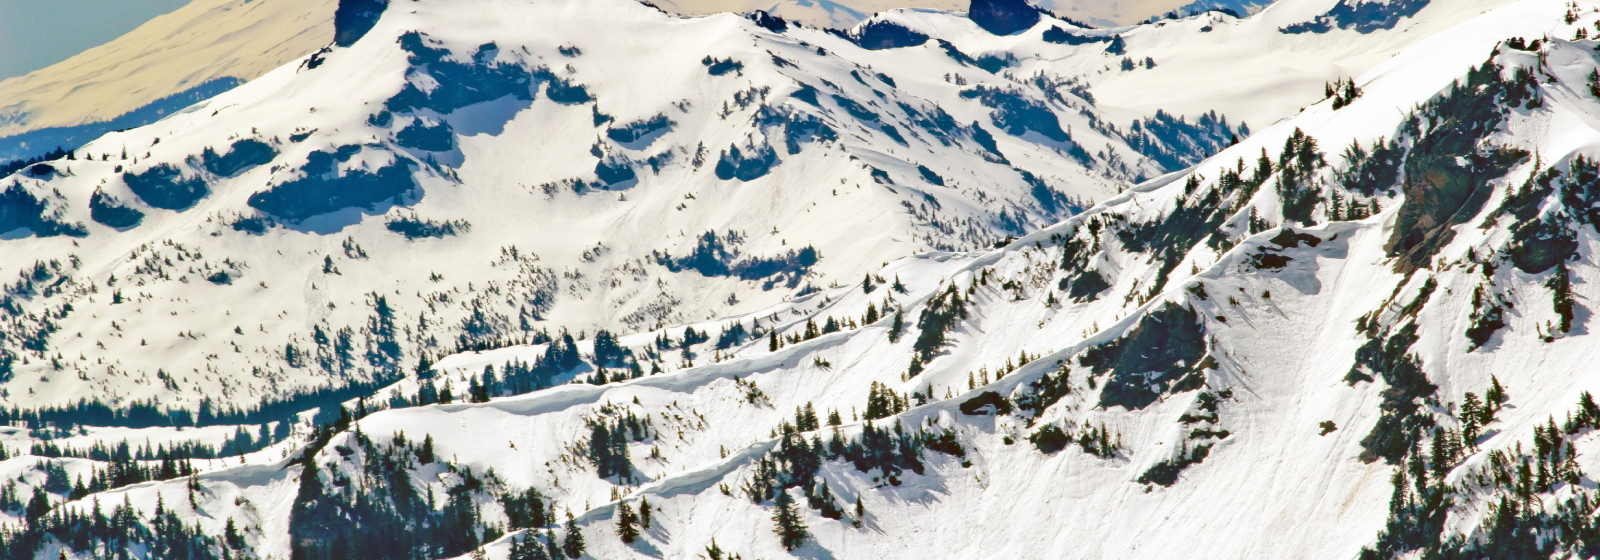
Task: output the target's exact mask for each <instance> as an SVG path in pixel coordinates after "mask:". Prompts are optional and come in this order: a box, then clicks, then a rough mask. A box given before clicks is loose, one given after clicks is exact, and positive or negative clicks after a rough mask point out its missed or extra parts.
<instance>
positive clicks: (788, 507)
mask: <svg viewBox="0 0 1600 560" xmlns="http://www.w3.org/2000/svg"><path fill="white" fill-rule="evenodd" d="M773 506H774V508H775V511H773V512H772V520H773V521H774V522H776V523H777V524H778V526H777V528H775V529H773V532H774V533H777V535H778V540H779V542H780V543H782V544H783V549H784V550H794V549H796V548H799V547H800V544H801V543H804V542H805V540H806V537H808V536H810V533H807V532H806V524H805V521H803V520H801V519H800V512H799V509H798V508H797V507H795V503H794V498H793V497H791V496H790V495H789V492H788V491H787V490H779V491H778V495H777V498H776V499H775V500H773Z"/></svg>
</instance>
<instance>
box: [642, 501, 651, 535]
mask: <svg viewBox="0 0 1600 560" xmlns="http://www.w3.org/2000/svg"><path fill="white" fill-rule="evenodd" d="M639 526H641V527H644V528H646V529H649V528H650V500H649V499H648V498H640V499H639Z"/></svg>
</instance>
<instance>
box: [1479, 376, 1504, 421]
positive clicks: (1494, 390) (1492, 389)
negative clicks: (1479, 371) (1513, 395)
mask: <svg viewBox="0 0 1600 560" xmlns="http://www.w3.org/2000/svg"><path fill="white" fill-rule="evenodd" d="M1489 383H1490V385H1489V392H1487V393H1484V395H1483V396H1484V399H1485V400H1486V401H1487V402H1485V403H1484V408H1486V409H1488V410H1489V415H1488V417H1489V420H1484V422H1483V423H1484V424H1488V423H1489V422H1490V420H1492V419H1493V418H1494V415H1495V414H1498V413H1499V412H1500V408H1501V407H1502V406H1504V405H1505V404H1506V399H1507V398H1508V397H1507V396H1506V389H1505V387H1501V386H1500V378H1499V377H1496V376H1493V375H1490V376H1489Z"/></svg>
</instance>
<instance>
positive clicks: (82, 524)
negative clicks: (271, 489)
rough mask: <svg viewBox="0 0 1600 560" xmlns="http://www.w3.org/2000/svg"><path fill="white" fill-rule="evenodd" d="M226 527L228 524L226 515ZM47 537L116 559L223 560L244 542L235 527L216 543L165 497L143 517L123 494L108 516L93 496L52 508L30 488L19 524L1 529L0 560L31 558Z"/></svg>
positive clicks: (79, 550)
mask: <svg viewBox="0 0 1600 560" xmlns="http://www.w3.org/2000/svg"><path fill="white" fill-rule="evenodd" d="M229 527H230V528H232V527H233V525H232V520H231V519H230V520H229ZM51 541H54V542H58V543H60V544H61V545H62V546H64V547H65V548H66V549H67V550H71V551H73V554H74V555H88V556H89V557H91V558H96V559H100V558H105V559H118V560H124V559H138V560H157V559H160V560H222V559H225V558H232V557H234V555H236V554H242V551H241V549H242V548H243V546H244V541H243V538H242V537H241V536H240V535H239V534H238V533H237V531H236V530H235V531H233V532H229V533H228V537H227V538H225V539H224V541H223V542H217V540H216V539H214V538H212V537H209V536H207V535H206V534H205V533H203V532H202V531H201V530H200V527H199V526H198V525H196V524H189V523H185V522H184V521H183V520H182V519H180V518H179V517H178V516H177V514H176V513H175V512H173V511H172V510H169V509H167V507H166V502H165V499H164V498H158V499H157V501H156V507H155V510H154V511H152V512H151V513H150V516H149V517H148V518H146V517H144V516H143V514H142V513H141V512H140V511H139V510H138V509H136V508H134V507H133V504H132V503H131V502H130V501H129V499H128V497H127V496H124V497H123V503H121V504H119V505H117V506H116V507H115V508H112V510H111V512H110V514H109V515H107V514H106V512H105V510H104V509H102V507H101V505H100V500H98V499H96V500H94V501H93V502H92V505H91V506H90V507H89V508H88V511H84V510H83V509H82V508H80V507H73V508H60V509H55V510H51V509H50V505H49V502H48V499H47V498H46V497H45V496H44V493H43V492H41V491H38V490H35V492H34V496H33V498H32V499H31V500H29V502H28V505H27V509H26V512H25V514H24V516H23V522H22V524H21V526H20V527H6V528H4V529H0V559H3V560H33V559H34V556H35V555H36V554H37V553H38V552H39V550H40V549H41V548H43V547H44V546H45V545H46V544H48V543H49V542H51ZM62 554H63V555H65V554H67V553H66V552H65V551H63V552H62Z"/></svg>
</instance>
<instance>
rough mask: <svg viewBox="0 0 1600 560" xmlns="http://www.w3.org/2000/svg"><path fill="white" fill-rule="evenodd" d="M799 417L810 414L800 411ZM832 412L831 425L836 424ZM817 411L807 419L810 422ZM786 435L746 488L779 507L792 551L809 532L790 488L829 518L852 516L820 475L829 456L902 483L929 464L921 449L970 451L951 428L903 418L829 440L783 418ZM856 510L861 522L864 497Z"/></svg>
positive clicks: (779, 525) (777, 519)
mask: <svg viewBox="0 0 1600 560" xmlns="http://www.w3.org/2000/svg"><path fill="white" fill-rule="evenodd" d="M797 416H800V417H802V418H804V417H806V416H807V415H806V414H805V413H804V412H803V411H801V412H799V413H797ZM834 416H836V415H830V422H829V423H830V424H834V422H833V420H835V418H833V417H834ZM814 418H815V415H814V414H813V415H810V419H807V420H805V421H806V422H807V425H810V423H811V422H813V421H814ZM779 431H780V432H781V434H782V435H781V437H780V439H779V440H778V444H777V446H776V447H775V448H774V449H773V450H772V451H771V452H769V453H768V454H767V455H765V456H763V457H762V458H761V459H759V460H758V461H757V462H756V465H755V472H754V473H753V475H752V477H751V479H750V480H749V481H747V482H746V483H745V484H744V486H743V488H742V490H743V492H744V493H745V495H746V496H748V497H749V498H750V500H751V501H752V502H754V503H756V504H763V503H766V502H768V501H771V502H772V503H773V506H774V512H773V520H774V523H775V524H776V527H775V529H774V530H775V532H776V533H777V534H778V536H779V539H780V541H781V543H782V544H783V546H784V547H785V548H788V549H790V550H793V549H794V548H796V547H798V546H800V544H802V543H803V542H804V541H805V540H806V539H807V538H808V537H809V532H808V530H807V528H806V526H805V523H804V521H803V520H802V519H801V517H800V515H799V512H798V511H797V510H796V505H795V504H796V503H797V502H796V501H795V500H794V497H793V496H791V495H790V493H789V490H791V489H799V490H800V494H801V495H802V496H804V497H805V499H806V504H807V505H808V506H809V507H810V508H811V509H813V510H816V511H817V512H818V514H819V515H821V516H822V517H824V518H827V519H835V520H842V519H844V518H845V517H846V516H847V512H846V510H845V508H844V507H842V506H841V505H840V504H839V500H838V497H837V496H835V495H834V493H833V491H832V489H831V488H830V487H829V486H828V484H827V482H826V481H823V480H821V477H820V476H819V475H820V473H821V471H822V467H823V465H824V463H825V462H827V461H835V460H841V461H848V462H850V463H851V464H852V465H853V466H854V467H855V468H856V470H858V471H860V472H863V473H871V472H877V473H878V477H879V478H881V479H883V480H886V481H887V482H888V483H889V484H891V485H895V486H898V485H899V484H900V479H899V476H900V475H901V473H903V472H904V471H906V470H910V471H912V472H915V473H918V474H921V473H922V472H923V471H924V469H925V468H926V467H925V465H924V463H923V460H922V453H923V452H924V450H933V451H938V452H941V453H945V454H949V455H953V456H958V457H964V456H965V455H966V452H965V450H964V449H962V447H961V444H960V443H959V442H958V441H957V440H956V438H955V434H953V433H951V432H946V431H928V430H916V431H907V430H906V429H905V428H904V427H903V426H902V425H901V424H900V423H898V422H894V423H893V427H892V428H880V427H878V426H875V425H874V424H873V422H872V421H871V420H868V421H867V422H866V423H865V424H864V425H863V426H862V428H861V435H860V436H859V437H856V438H847V437H845V435H844V432H843V431H842V430H841V429H839V428H837V427H836V428H835V429H834V430H833V432H832V434H831V435H830V437H829V439H828V440H827V441H826V442H824V441H823V439H822V436H821V434H819V433H814V432H813V433H812V434H811V437H810V439H807V438H806V436H805V433H804V431H802V430H801V429H800V426H796V425H792V424H790V423H788V422H783V423H782V424H781V425H780V426H779ZM854 511H855V515H854V518H853V519H852V520H851V521H852V523H854V524H855V525H856V526H858V527H859V526H860V523H861V520H862V518H863V517H864V516H865V515H866V511H865V509H864V508H863V506H862V505H861V500H860V498H859V497H857V498H856V500H855V508H854Z"/></svg>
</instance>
